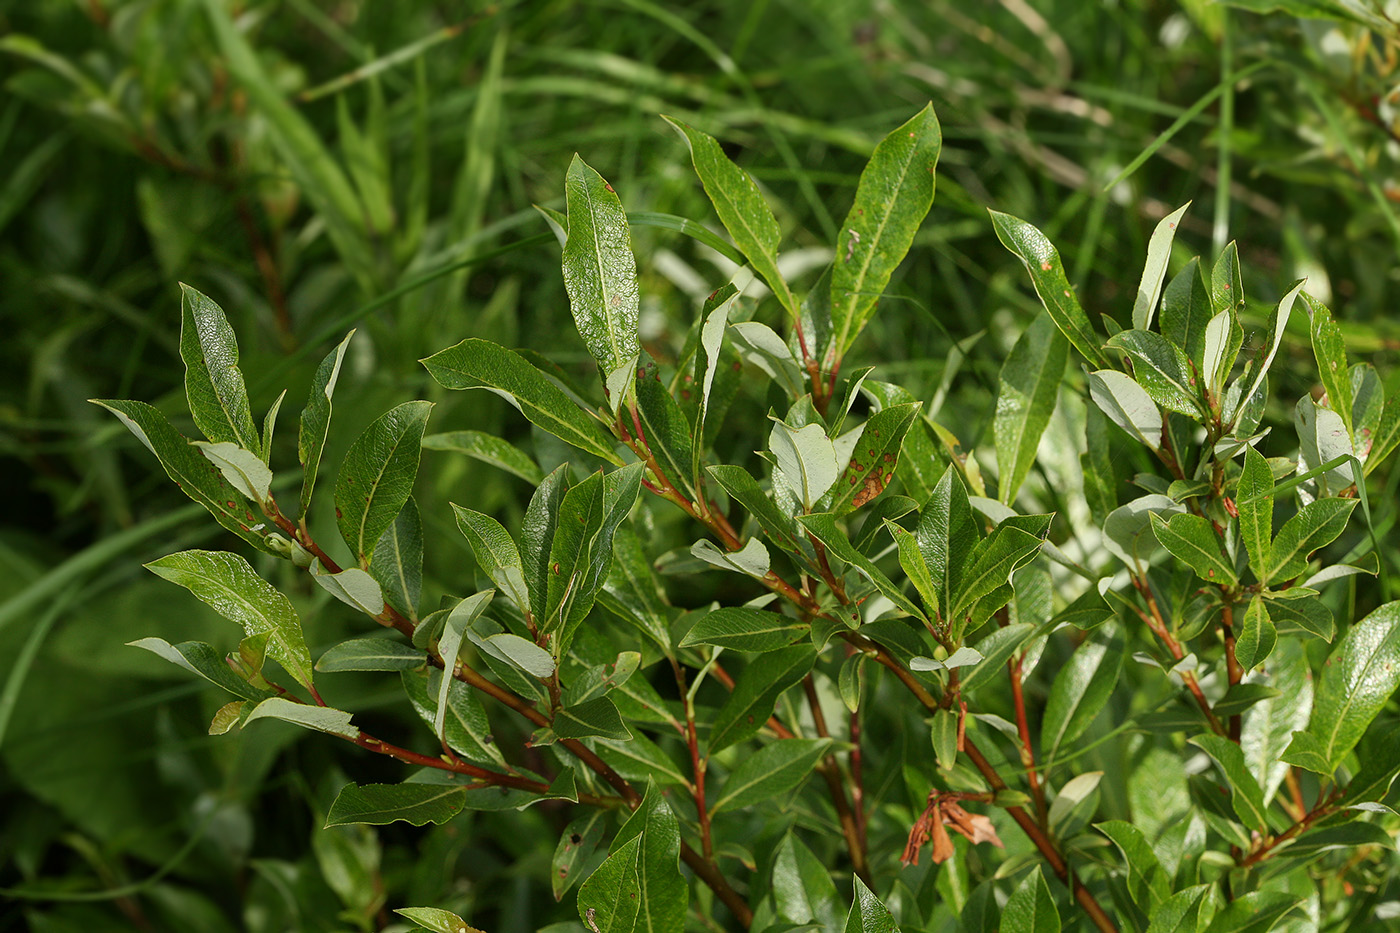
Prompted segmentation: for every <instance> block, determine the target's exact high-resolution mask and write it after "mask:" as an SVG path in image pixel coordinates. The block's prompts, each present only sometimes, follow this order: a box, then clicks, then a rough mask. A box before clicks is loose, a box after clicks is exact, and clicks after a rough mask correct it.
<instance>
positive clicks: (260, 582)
mask: <svg viewBox="0 0 1400 933" xmlns="http://www.w3.org/2000/svg"><path fill="white" fill-rule="evenodd" d="M146 569H148V570H150V571H151V572H152V573H154V574H156V575H157V576H159V577H161V578H163V579H165V580H169V581H170V582H172V583H178V584H179V585H180V586H183V587H184V588H185V589H187V590H189V591H190V592H191V593H193V594H194V595H195V596H198V597H199V598H200V599H201V600H203V601H204V602H205V603H208V604H209V605H210V606H211V607H213V609H214V611H215V612H217V613H219V615H221V616H223V617H224V618H226V619H229V620H230V621H233V622H237V623H238V624H239V625H241V626H243V630H244V631H245V632H247V633H248V634H249V635H260V634H262V633H263V632H268V633H270V638H269V641H268V645H267V653H268V654H269V655H271V656H272V658H273V660H275V661H276V662H277V663H278V664H280V665H282V667H283V669H285V670H286V672H287V673H288V674H291V675H292V677H294V678H295V679H296V680H297V682H298V683H300V684H302V685H303V686H306V687H310V686H311V654H310V652H308V651H307V650H306V641H305V639H304V638H303V637H302V633H301V620H300V619H299V618H297V613H296V610H295V609H293V608H292V604H291V602H290V601H289V600H288V599H287V597H285V596H283V595H282V594H281V593H280V592H278V590H277V588H276V587H274V586H273V585H272V584H270V583H268V582H267V581H266V580H264V579H263V578H262V577H260V576H258V575H257V573H256V572H255V571H254V570H253V568H252V567H251V566H249V565H248V562H247V561H246V560H244V559H243V558H242V557H239V556H238V555H237V554H230V553H228V552H227V551H180V552H179V553H177V554H171V555H169V556H166V557H162V558H161V559H160V560H155V561H151V562H150V563H149V564H147V565H146Z"/></svg>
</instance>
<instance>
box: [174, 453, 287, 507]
mask: <svg viewBox="0 0 1400 933" xmlns="http://www.w3.org/2000/svg"><path fill="white" fill-rule="evenodd" d="M190 443H191V444H193V445H194V446H195V448H197V449H198V450H199V452H200V453H201V454H203V455H204V459H206V460H208V461H209V462H210V463H212V464H214V466H216V467H218V468H219V472H220V473H222V474H223V476H224V479H226V480H228V483H229V485H230V486H232V487H233V488H234V489H237V490H238V491H239V493H241V494H242V495H244V496H247V497H248V498H249V499H252V500H253V501H254V502H257V503H259V504H261V503H264V502H266V501H267V500H268V490H269V489H270V488H271V486H272V471H271V470H270V469H268V467H267V464H266V463H264V462H263V460H262V457H261V456H260V455H259V454H256V453H254V452H253V451H251V450H244V449H243V448H242V447H239V446H238V445H237V444H232V443H229V442H228V441H220V442H219V443H217V444H211V443H209V442H207V441H191V442H190Z"/></svg>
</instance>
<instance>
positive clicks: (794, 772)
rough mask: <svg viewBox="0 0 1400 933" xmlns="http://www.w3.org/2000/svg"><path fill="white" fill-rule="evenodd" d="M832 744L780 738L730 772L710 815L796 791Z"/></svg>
mask: <svg viewBox="0 0 1400 933" xmlns="http://www.w3.org/2000/svg"><path fill="white" fill-rule="evenodd" d="M830 745H831V740H830V739H779V740H777V741H775V742H772V743H769V744H768V745H765V746H763V748H761V749H759V750H758V751H757V752H756V753H755V754H753V755H750V756H749V757H747V758H744V759H743V760H742V761H740V762H739V764H738V765H737V766H736V767H735V768H734V770H733V771H731V772H730V773H729V777H728V778H727V779H725V782H724V784H723V786H722V787H721V788H720V792H719V797H718V799H716V800H715V803H714V805H713V806H712V807H710V813H711V814H715V813H718V812H720V811H721V810H724V809H734V808H743V807H750V806H753V805H754V804H756V803H761V802H762V801H764V800H768V799H769V798H771V797H776V796H778V795H779V794H786V793H788V792H789V791H792V790H794V789H796V788H797V787H798V786H799V785H801V784H802V782H803V781H805V780H806V779H807V778H808V776H809V775H811V773H812V771H813V769H814V768H816V765H817V761H818V760H819V759H820V758H821V757H822V755H824V754H826V750H827V748H829V747H830Z"/></svg>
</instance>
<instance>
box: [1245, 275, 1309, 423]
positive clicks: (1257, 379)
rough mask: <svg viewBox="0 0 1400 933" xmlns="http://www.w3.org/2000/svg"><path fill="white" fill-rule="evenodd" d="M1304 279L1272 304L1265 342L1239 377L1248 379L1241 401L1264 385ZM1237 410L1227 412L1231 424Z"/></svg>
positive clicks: (1251, 396) (1248, 397)
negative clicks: (1246, 388) (1252, 362)
mask: <svg viewBox="0 0 1400 933" xmlns="http://www.w3.org/2000/svg"><path fill="white" fill-rule="evenodd" d="M1305 281H1306V280H1303V279H1300V280H1299V281H1297V282H1295V283H1293V287H1292V288H1290V289H1289V290H1288V292H1287V293H1286V294H1285V295H1284V296H1283V297H1282V298H1281V299H1279V303H1278V304H1277V305H1275V306H1274V310H1273V311H1272V312H1270V314H1269V326H1268V327H1267V328H1266V329H1265V331H1264V339H1265V341H1266V343H1265V344H1264V346H1263V347H1261V348H1260V350H1259V354H1258V356H1257V357H1256V358H1255V359H1256V362H1255V363H1254V364H1251V367H1250V369H1248V370H1246V372H1245V375H1244V376H1242V377H1240V381H1241V382H1245V381H1248V383H1249V388H1248V390H1246V391H1242V392H1241V393H1240V400H1241V402H1245V401H1247V400H1249V399H1251V398H1253V397H1254V395H1255V393H1256V392H1257V391H1258V390H1259V389H1260V388H1261V387H1262V386H1264V385H1265V382H1264V377H1265V376H1267V375H1268V372H1269V367H1270V366H1271V365H1273V362H1274V357H1275V356H1276V355H1277V354H1278V348H1279V345H1280V344H1281V343H1282V342H1283V335H1284V332H1285V331H1286V330H1287V329H1288V319H1289V317H1291V316H1292V314H1293V304H1294V302H1295V301H1297V299H1298V295H1299V293H1300V292H1302V290H1303V284H1304V282H1305ZM1239 414H1240V413H1239V412H1227V413H1226V415H1227V417H1228V418H1229V421H1230V423H1231V424H1234V423H1235V422H1236V421H1237V420H1238V417H1239Z"/></svg>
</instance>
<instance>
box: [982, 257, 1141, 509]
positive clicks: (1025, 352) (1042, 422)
mask: <svg viewBox="0 0 1400 933" xmlns="http://www.w3.org/2000/svg"><path fill="white" fill-rule="evenodd" d="M1158 287H1159V288H1160V283H1159V285H1158ZM1139 298H1141V293H1139ZM1153 302H1154V303H1155V302H1156V297H1155V296H1153ZM1068 360H1069V342H1068V341H1067V340H1065V338H1064V335H1063V334H1061V333H1060V332H1059V330H1058V329H1057V328H1056V327H1055V322H1054V321H1052V320H1050V317H1049V315H1039V316H1037V317H1036V318H1035V320H1033V321H1032V322H1031V323H1030V326H1029V327H1027V328H1026V329H1025V330H1024V331H1022V332H1021V336H1020V337H1019V338H1018V339H1017V341H1016V345H1015V346H1013V347H1012V348H1011V353H1010V354H1009V355H1008V356H1007V357H1006V362H1005V363H1003V364H1002V367H1001V374H1000V376H999V377H998V382H999V385H1000V388H999V389H998V392H997V410H996V417H995V419H994V420H993V422H992V428H993V432H994V435H995V438H996V452H997V487H998V488H997V494H998V497H999V498H1000V499H1001V501H1002V502H1006V503H1010V502H1013V501H1015V499H1016V493H1017V492H1018V491H1020V488H1021V484H1022V483H1023V482H1024V481H1025V479H1026V474H1027V473H1029V472H1030V469H1031V466H1032V465H1033V464H1034V463H1035V454H1036V450H1037V448H1038V447H1039V446H1040V437H1041V435H1042V434H1044V433H1045V426H1046V425H1047V424H1049V423H1050V416H1051V415H1052V414H1053V413H1054V411H1055V396H1056V393H1057V392H1058V390H1059V387H1060V379H1061V378H1062V377H1063V376H1064V373H1065V363H1066V362H1067V361H1068Z"/></svg>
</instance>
